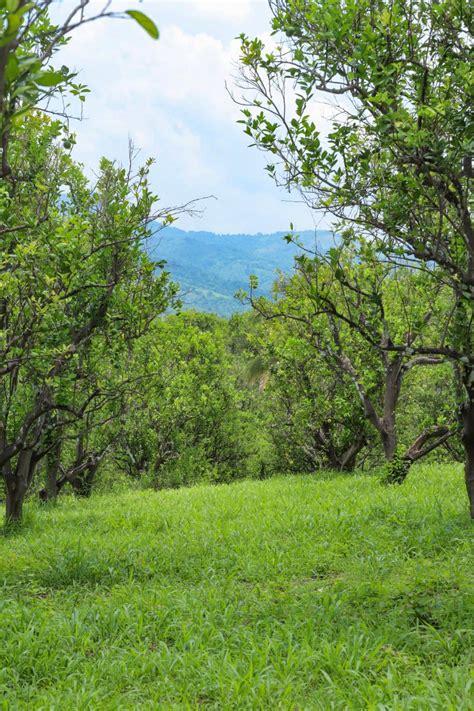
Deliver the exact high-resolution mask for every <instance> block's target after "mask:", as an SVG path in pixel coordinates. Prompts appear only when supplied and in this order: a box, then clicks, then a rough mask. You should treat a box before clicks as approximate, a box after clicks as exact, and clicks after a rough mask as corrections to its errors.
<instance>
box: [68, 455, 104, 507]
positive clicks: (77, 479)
mask: <svg viewBox="0 0 474 711" xmlns="http://www.w3.org/2000/svg"><path fill="white" fill-rule="evenodd" d="M99 463H100V462H98V461H97V462H96V461H94V462H93V463H91V464H89V465H88V466H87V467H86V468H85V469H84V471H82V472H81V473H80V474H77V475H76V476H74V477H73V478H72V479H70V480H69V482H70V484H71V486H72V488H73V490H74V493H75V494H76V496H80V497H83V498H88V497H89V496H90V495H91V494H92V486H93V484H94V479H95V475H96V473H97V469H98V468H99Z"/></svg>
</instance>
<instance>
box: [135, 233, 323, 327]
mask: <svg viewBox="0 0 474 711" xmlns="http://www.w3.org/2000/svg"><path fill="white" fill-rule="evenodd" d="M285 234H287V233H286V232H276V233H274V234H256V235H242V234H235V235H222V234H214V233H212V232H185V231H183V230H180V229H177V228H175V227H167V228H165V229H164V230H162V231H161V232H159V233H158V234H157V235H156V236H155V237H154V238H152V239H151V240H150V244H149V250H150V253H151V254H152V256H153V257H154V258H155V259H165V260H166V262H167V269H168V271H170V272H171V275H172V277H173V279H174V280H175V281H177V282H179V284H180V285H181V287H182V295H183V302H184V304H185V306H187V307H194V308H196V309H198V310H200V311H210V312H213V313H217V314H219V315H221V316H229V315H230V314H232V313H235V312H236V311H240V310H242V308H243V307H242V306H241V304H239V302H238V301H237V300H236V299H235V298H234V294H235V293H236V291H238V289H246V288H247V287H248V282H249V276H250V275H251V274H255V275H257V276H258V278H259V293H260V294H262V295H266V296H268V295H269V294H270V291H271V287H272V284H273V282H274V281H275V278H276V273H277V270H281V271H283V272H285V273H289V272H291V270H292V268H293V260H294V257H295V255H296V254H298V253H299V251H300V250H298V248H297V247H296V246H295V245H293V244H287V242H286V241H285V240H284V239H283V238H284V236H285ZM299 236H300V238H301V240H302V242H303V243H304V244H305V245H306V246H307V247H308V248H313V247H314V245H315V239H316V240H317V245H318V247H319V248H320V249H326V248H327V247H328V246H330V245H331V244H332V241H333V237H332V234H331V233H330V232H326V231H318V233H317V237H316V238H315V233H314V232H311V231H306V232H301V233H299Z"/></svg>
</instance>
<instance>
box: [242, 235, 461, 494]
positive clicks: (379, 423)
mask: <svg viewBox="0 0 474 711" xmlns="http://www.w3.org/2000/svg"><path fill="white" fill-rule="evenodd" d="M280 291H281V292H282V297H283V298H280V299H279V300H278V301H277V302H276V303H274V304H271V303H269V302H266V301H265V300H261V299H255V298H254V295H253V292H251V294H250V302H251V303H252V305H253V307H254V308H256V309H257V310H258V311H259V313H262V314H263V315H264V316H265V317H266V318H267V319H284V320H286V321H290V322H292V323H293V329H294V330H295V331H296V333H298V335H299V338H300V339H301V340H302V341H303V342H305V343H306V344H307V347H309V348H310V349H313V351H315V352H316V354H317V358H318V359H320V360H323V361H324V362H325V371H324V370H321V369H320V377H321V380H320V386H319V387H320V388H321V389H324V388H327V387H328V385H329V384H330V382H331V377H330V376H328V372H329V373H330V372H331V371H332V372H333V373H338V374H339V376H338V379H339V381H340V383H341V385H342V384H344V383H345V384H346V387H347V383H351V384H352V387H353V388H354V394H357V395H358V397H359V399H360V404H361V406H362V411H363V414H364V416H365V418H366V420H367V421H368V423H370V425H371V426H372V427H373V428H374V429H375V431H376V432H377V433H378V436H379V438H380V444H381V447H382V450H383V453H384V457H385V459H386V461H387V462H388V463H389V464H390V466H388V473H387V479H388V480H397V481H400V480H402V479H403V478H404V477H405V476H406V474H407V473H408V470H409V467H410V465H411V464H412V463H413V462H414V461H416V460H418V459H421V458H422V457H424V456H425V455H426V454H428V453H430V452H431V451H433V450H434V449H436V448H437V447H438V446H440V445H442V444H444V443H445V442H446V441H447V440H448V439H449V438H450V437H451V436H453V434H455V432H456V429H457V427H456V424H455V423H452V422H451V421H450V420H451V419H452V418H450V417H449V416H448V417H447V416H446V413H441V412H439V413H437V417H434V418H431V419H432V421H431V423H430V424H429V426H428V427H426V429H425V430H424V431H422V432H419V431H418V432H416V433H414V435H413V441H412V442H411V443H410V444H409V445H408V446H406V447H404V449H403V451H401V448H400V442H399V435H398V427H397V414H398V409H399V401H400V395H401V391H402V386H403V382H404V379H405V378H406V376H407V375H408V374H409V373H410V371H411V370H413V369H414V368H420V367H421V366H431V367H434V366H440V365H441V364H442V363H443V360H442V359H441V358H440V357H439V356H425V355H413V351H414V349H415V348H416V346H417V344H418V342H421V343H423V342H424V341H425V340H426V339H427V338H428V339H430V338H433V337H435V335H436V334H435V332H436V330H437V328H439V327H440V326H439V324H440V323H443V322H444V321H445V317H444V314H445V313H446V311H449V309H448V307H449V303H447V301H446V294H445V292H444V291H443V290H440V289H439V284H438V282H437V281H436V280H433V279H431V280H430V279H429V278H428V277H427V276H426V275H425V274H416V273H411V272H408V271H406V270H399V269H395V268H394V267H393V266H392V265H390V264H384V263H382V262H380V261H379V260H378V258H377V254H376V253H375V252H374V250H373V247H372V246H371V245H370V244H364V243H362V244H361V245H360V246H359V250H358V252H357V256H355V254H354V249H353V248H351V249H349V248H348V247H346V246H344V244H342V245H340V246H339V247H333V248H332V249H331V250H329V253H328V254H327V255H322V256H315V257H313V258H309V257H308V256H307V255H303V256H301V257H298V258H297V275H295V276H294V277H293V278H292V279H290V280H282V283H281V285H280ZM392 345H396V346H397V347H398V350H397V351H396V352H395V353H392V352H391V350H390V348H391V346H392ZM410 354H411V355H410ZM324 372H325V374H324ZM332 393H333V405H332V406H333V408H334V420H335V421H337V419H341V417H344V412H341V411H340V408H339V404H338V400H337V389H336V388H335V387H334V389H332ZM329 397H331V396H330V395H329ZM349 402H350V399H349V398H346V403H347V404H346V407H347V412H346V425H347V426H349V427H350V424H351V420H353V419H354V417H355V419H356V420H357V418H358V416H357V415H356V416H355V412H356V411H357V408H354V406H353V405H352V406H351V407H350V406H349ZM330 408H331V404H330V403H329V410H330ZM325 409H327V407H326V408H324V409H323V411H324V410H325ZM327 416H328V417H329V413H328V415H327ZM351 446H353V447H355V448H356V449H357V448H358V449H357V451H360V449H361V448H362V445H361V440H360V436H355V437H354V438H353V441H352V442H351Z"/></svg>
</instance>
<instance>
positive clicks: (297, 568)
mask: <svg viewBox="0 0 474 711" xmlns="http://www.w3.org/2000/svg"><path fill="white" fill-rule="evenodd" d="M473 543H474V526H473V525H472V523H471V522H470V520H469V518H468V513H467V500H466V498H465V493H464V488H463V482H462V474H461V468H460V467H457V466H456V467H447V466H431V467H420V468H417V469H414V471H413V473H412V474H411V475H410V477H409V479H408V480H407V482H406V484H405V485H404V486H403V487H399V488H385V487H383V486H381V485H380V484H378V483H377V480H376V479H375V478H373V477H368V476H353V477H336V476H335V477H332V478H331V477H324V478H321V477H319V478H318V477H316V476H315V477H301V478H299V477H286V478H285V477H282V478H277V479H272V480H268V481H265V482H252V481H247V482H243V483H239V484H235V485H231V486H220V487H204V486H203V487H196V488H193V489H183V490H179V491H164V492H157V493H154V492H147V491H144V492H131V493H126V494H121V495H118V496H114V497H112V496H97V497H96V498H94V499H92V500H91V501H89V502H83V501H82V502H81V501H74V500H72V499H63V500H62V501H60V502H59V504H58V505H57V506H54V507H51V508H48V509H44V510H40V509H39V508H37V507H36V505H33V504H31V505H30V507H29V508H28V512H27V521H26V525H25V526H24V528H23V529H22V530H21V531H19V532H16V533H15V534H9V535H8V536H7V535H5V536H3V537H0V580H1V585H2V589H1V593H0V595H1V597H0V656H1V659H0V698H1V702H0V708H2V709H15V710H16V709H47V710H48V711H49V710H52V709H55V710H58V711H59V710H61V711H65V710H69V709H71V710H72V709H73V710H77V709H136V708H143V709H194V708H196V709H197V708H210V709H239V710H240V709H293V710H295V711H296V709H298V710H299V711H301V710H302V709H324V710H326V709H410V710H411V709H415V710H417V711H418V710H420V709H426V710H427V711H428V710H429V711H432V710H433V709H443V711H445V710H446V711H447V710H449V709H452V710H453V711H463V710H466V711H467V710H468V709H469V710H470V709H472V708H474V669H473V662H474V629H473V628H474V550H473V548H474V546H473Z"/></svg>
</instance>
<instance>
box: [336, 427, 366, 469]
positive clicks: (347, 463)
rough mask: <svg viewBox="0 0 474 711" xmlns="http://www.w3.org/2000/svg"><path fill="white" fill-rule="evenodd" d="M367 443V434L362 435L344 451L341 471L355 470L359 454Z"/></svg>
mask: <svg viewBox="0 0 474 711" xmlns="http://www.w3.org/2000/svg"><path fill="white" fill-rule="evenodd" d="M365 445H366V439H365V436H364V435H362V436H361V437H360V438H359V439H358V440H356V442H354V443H353V444H351V446H350V447H349V448H348V449H347V450H346V451H345V452H343V453H342V455H341V461H340V465H339V470H340V471H341V472H353V471H354V469H355V466H356V463H357V455H358V454H359V452H360V451H361V449H363V448H364V447H365Z"/></svg>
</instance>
